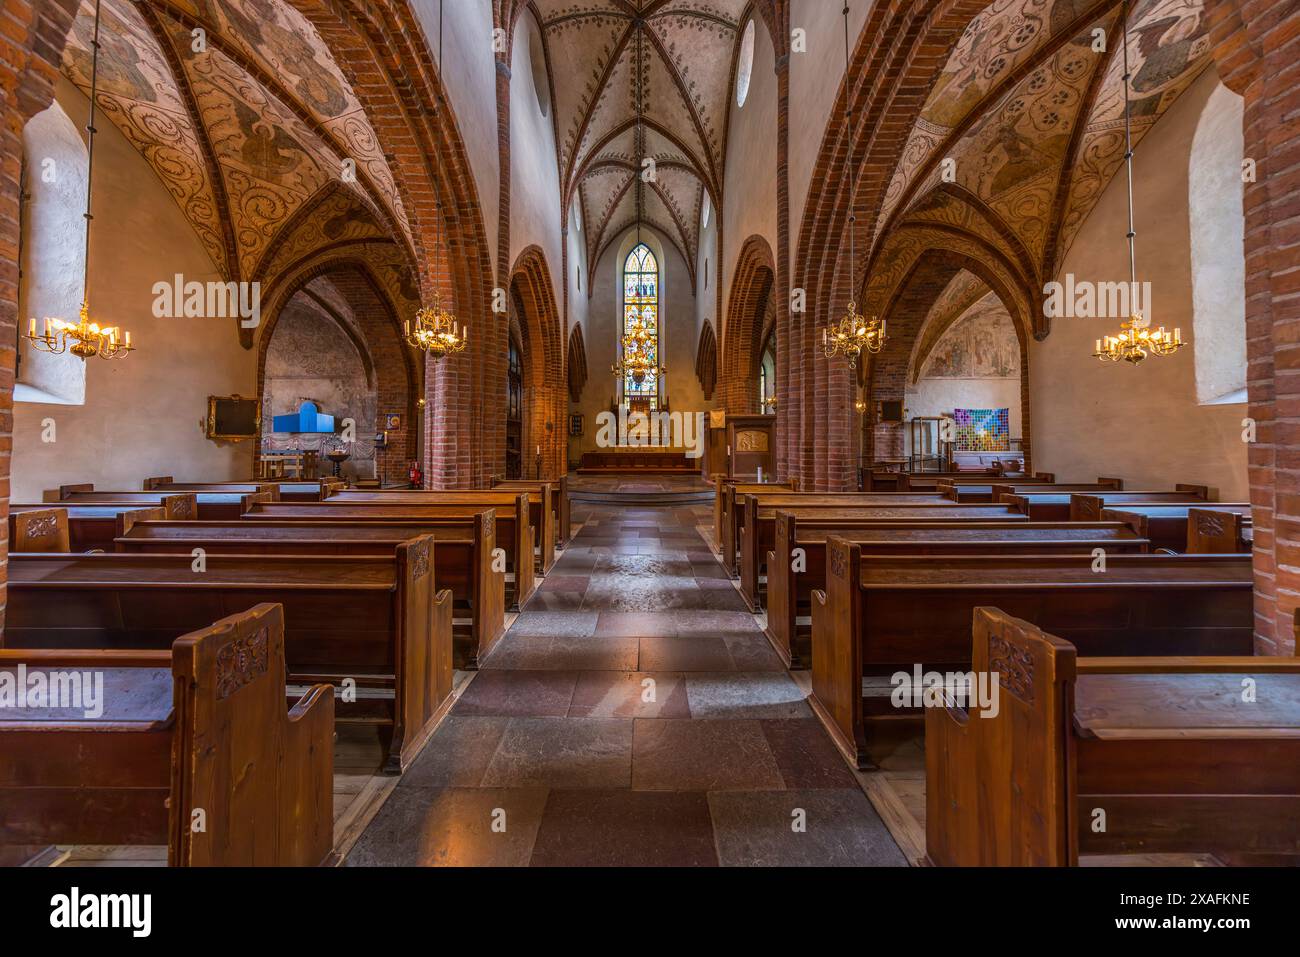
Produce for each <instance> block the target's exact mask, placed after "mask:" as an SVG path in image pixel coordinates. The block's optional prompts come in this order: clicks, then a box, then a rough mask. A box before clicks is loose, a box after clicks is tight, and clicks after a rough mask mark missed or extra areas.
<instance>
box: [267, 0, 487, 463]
mask: <svg viewBox="0 0 1300 957" xmlns="http://www.w3.org/2000/svg"><path fill="white" fill-rule="evenodd" d="M287 2H289V3H290V4H291V5H292V6H294V7H295V8H297V9H298V10H299V11H300V12H301V13H302V14H303V15H304V16H305V17H306V18H307V19H308V20H309V21H310V22H311V24H312V25H313V26H314V27H315V28H316V31H317V32H318V33H319V34H320V36H321V38H322V39H323V40H324V42H325V45H326V47H327V48H328V49H329V52H330V54H331V55H332V56H333V57H334V60H335V62H337V63H338V65H339V68H340V69H341V70H342V71H343V73H344V75H345V76H346V77H347V79H348V80H349V81H350V83H351V84H352V86H353V89H354V91H355V93H356V96H357V99H358V100H359V101H360V103H361V105H362V108H363V109H364V110H365V111H366V115H367V117H368V118H369V120H370V123H371V126H372V127H373V128H374V131H375V137H376V139H377V140H378V142H379V144H380V146H381V148H382V149H383V152H384V155H385V156H386V157H387V158H388V161H389V165H390V167H391V169H392V173H393V178H394V181H395V182H396V185H397V189H398V192H399V194H400V196H401V198H402V206H403V208H404V209H405V210H406V213H407V217H408V220H409V221H410V225H411V242H412V246H413V247H414V250H415V258H416V263H417V268H418V272H419V282H420V288H421V292H422V295H423V296H424V297H425V298H426V299H427V298H428V297H429V296H430V295H431V294H432V293H433V292H434V291H435V290H437V291H438V292H439V293H441V295H442V297H443V302H444V305H447V306H448V307H449V308H451V309H452V311H453V312H454V313H455V314H456V316H457V317H458V318H459V319H460V320H461V321H462V322H464V323H465V324H466V326H467V328H468V329H469V348H468V349H466V351H465V352H463V353H461V354H460V355H457V356H455V357H453V358H451V359H446V360H442V361H438V362H433V361H431V360H430V361H428V362H427V363H426V374H425V385H424V389H425V398H426V400H427V403H428V404H427V408H426V410H425V412H426V414H425V417H424V429H425V474H426V483H427V485H428V486H429V487H430V488H456V487H467V486H475V485H486V484H487V483H488V481H489V479H490V477H491V476H492V475H494V474H499V473H500V472H501V471H502V467H503V466H504V462H505V438H504V426H503V425H502V423H503V422H504V420H505V374H506V372H505V341H504V335H505V324H504V323H500V322H496V321H494V319H495V317H494V316H493V315H492V313H491V311H490V309H491V303H492V289H493V286H494V281H493V275H492V260H491V255H490V252H489V248H488V242H487V232H486V229H485V227H484V224H483V214H482V210H481V207H480V205H479V201H478V193H477V188H476V186H475V182H474V176H473V171H472V168H471V164H470V161H469V157H468V155H467V153H466V150H465V146H464V140H463V138H462V137H461V135H460V132H459V125H458V123H457V120H456V115H455V109H454V108H453V106H452V104H451V103H450V101H449V100H448V98H447V93H446V90H445V88H444V86H443V83H442V78H441V77H440V75H439V72H438V69H437V67H436V66H435V64H434V61H433V57H432V56H431V54H430V50H429V47H428V45H427V43H426V41H425V33H424V28H423V27H422V26H421V24H420V22H419V20H418V19H417V18H416V15H415V13H414V11H413V10H412V8H411V4H409V3H408V2H405V0H287ZM435 157H436V158H437V162H436V163H435ZM439 170H440V171H441V175H439ZM440 222H441V224H442V227H443V231H442V236H443V239H444V244H443V245H444V247H445V248H443V249H442V251H441V257H440V256H439V244H438V242H437V238H436V237H437V235H438V225H439V223H440ZM439 262H441V268H439V266H438V263H439Z"/></svg>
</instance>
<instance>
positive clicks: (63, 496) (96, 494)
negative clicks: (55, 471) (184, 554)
mask: <svg viewBox="0 0 1300 957" xmlns="http://www.w3.org/2000/svg"><path fill="white" fill-rule="evenodd" d="M279 494H280V493H279V490H278V489H276V488H275V487H274V486H268V487H267V488H265V489H263V490H261V491H258V492H178V493H175V494H174V495H171V494H168V493H165V492H100V491H95V490H94V489H93V488H86V489H84V490H83V489H82V488H80V487H79V486H69V485H65V486H63V487H62V488H60V489H58V490H57V491H53V492H46V493H45V496H46V502H45V504H46V505H47V506H48V505H134V506H136V507H137V508H139V507H142V506H146V505H162V506H164V507H166V504H167V501H168V500H169V499H174V498H175V495H185V496H193V498H194V502H195V505H196V516H195V517H197V518H199V519H201V520H203V521H209V522H219V521H225V520H227V519H233V518H239V516H240V515H242V514H243V513H244V512H246V511H247V510H248V507H249V505H250V504H251V503H252V502H253V501H255V500H257V497H258V496H261V497H263V498H266V497H269V498H270V499H271V500H275V499H276V498H277V497H278V496H279ZM176 517H177V518H178V519H180V518H182V516H179V515H178V516H176Z"/></svg>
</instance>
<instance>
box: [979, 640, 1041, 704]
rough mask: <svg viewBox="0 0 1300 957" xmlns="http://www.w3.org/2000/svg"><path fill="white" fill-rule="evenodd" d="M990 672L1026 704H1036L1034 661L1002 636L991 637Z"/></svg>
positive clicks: (1023, 650) (1027, 653)
mask: <svg viewBox="0 0 1300 957" xmlns="http://www.w3.org/2000/svg"><path fill="white" fill-rule="evenodd" d="M989 670H990V671H992V672H993V673H994V674H996V675H997V676H998V683H999V684H1000V685H1002V687H1004V688H1006V689H1007V691H1009V692H1011V693H1012V694H1013V695H1015V696H1016V697H1017V698H1019V699H1020V700H1021V701H1023V702H1025V703H1026V704H1033V702H1034V659H1033V657H1032V656H1031V655H1030V654H1029V652H1028V651H1026V650H1025V649H1023V648H1020V647H1018V646H1016V645H1014V644H1012V643H1011V642H1009V641H1007V640H1006V639H1005V638H1003V637H1002V636H1001V635H989Z"/></svg>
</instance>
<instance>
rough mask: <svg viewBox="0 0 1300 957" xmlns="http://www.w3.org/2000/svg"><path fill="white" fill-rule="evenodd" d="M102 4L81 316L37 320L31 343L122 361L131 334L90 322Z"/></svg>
mask: <svg viewBox="0 0 1300 957" xmlns="http://www.w3.org/2000/svg"><path fill="white" fill-rule="evenodd" d="M100 2H101V0H95V27H94V33H93V34H92V37H91V41H90V110H89V112H88V114H87V119H86V211H85V212H84V213H83V214H82V217H83V218H84V219H85V221H86V234H85V244H84V252H85V261H84V262H83V263H82V274H81V313H80V316H79V317H78V321H77V322H75V323H74V322H67V321H65V320H63V319H54V318H50V317H46V319H45V327H44V329H43V330H41V331H39V332H38V331H37V328H36V319H35V317H33V318H32V319H31V320H30V322H29V324H28V327H27V336H26V338H27V340H28V342H30V343H31V344H32V348H34V349H36V350H38V351H40V352H48V353H50V354H52V355H62V354H63V353H65V352H71V353H72V354H73V355H74V356H76V357H77V358H79V359H83V360H84V359H89V358H90V357H91V356H97V357H98V358H100V359H121V358H124V357H126V356H127V355H129V354H130V353H131V352H133V351H134V350H135V347H134V346H133V345H131V333H129V332H127V333H123V332H122V330H121V329H119V328H118V327H117V326H100V325H99V323H97V322H92V321H91V319H90V227H91V223H93V222H94V219H95V216H94V195H95V194H94V176H95V134H96V133H97V132H98V130H97V129H96V126H95V122H96V120H97V118H98V113H99V111H98V106H99V48H100V44H99V36H100V32H99V31H100V23H101V18H100Z"/></svg>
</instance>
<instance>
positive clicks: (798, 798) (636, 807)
mask: <svg viewBox="0 0 1300 957" xmlns="http://www.w3.org/2000/svg"><path fill="white" fill-rule="evenodd" d="M580 509H581V510H580ZM710 516H711V510H710V508H709V507H708V506H699V505H697V506H689V507H678V508H642V507H637V508H636V509H629V508H617V507H610V506H592V507H581V506H577V507H575V508H574V514H573V520H574V522H575V523H577V522H584V521H585V524H584V525H583V527H582V530H581V532H580V533H579V534H578V535H577V536H575V537H574V538H573V540H572V541H570V543H569V546H568V548H566V549H565V550H564V553H563V557H562V558H560V559H559V561H558V562H557V563H556V564H555V567H554V568H552V569H551V571H550V573H549V574H548V575H547V576H546V579H545V582H544V584H543V585H542V587H541V588H540V589H539V590H538V593H537V594H536V596H535V597H534V598H533V600H532V601H531V602H530V604H529V606H528V609H527V610H526V611H525V612H524V613H523V614H521V615H520V616H519V618H518V620H517V621H516V622H515V623H514V626H513V627H512V628H511V629H510V632H509V633H508V634H507V635H506V636H505V638H503V639H502V641H501V642H500V643H499V645H498V647H497V648H496V650H495V651H494V652H493V653H492V655H491V656H490V657H489V658H488V660H487V662H486V663H485V665H484V667H483V669H482V670H481V671H480V672H479V673H478V675H476V676H475V678H474V680H473V681H472V682H471V684H470V685H469V687H468V688H467V689H466V691H465V693H464V694H463V695H462V696H461V698H460V700H459V701H457V703H456V705H455V706H454V708H453V709H452V711H451V714H450V715H449V716H448V718H447V719H446V720H445V721H444V722H443V724H442V726H441V727H440V728H439V729H438V731H437V732H436V733H435V735H434V736H433V738H432V739H431V740H430V742H429V744H428V746H427V747H426V749H425V750H424V752H423V753H422V754H421V756H420V757H419V758H418V759H417V761H416V762H415V764H414V765H412V767H411V768H410V770H409V771H408V772H407V773H406V775H405V776H404V777H403V778H402V780H401V782H400V783H399V784H398V785H397V787H396V788H395V789H394V791H393V793H392V795H391V796H390V797H389V799H388V801H387V803H386V804H385V805H384V807H383V808H382V809H381V810H380V812H379V813H378V815H377V816H376V817H375V819H374V820H373V821H372V822H371V824H370V826H369V827H368V828H367V829H366V831H365V833H364V834H363V835H362V837H361V838H360V840H359V841H358V842H357V844H356V846H355V847H354V848H353V850H352V852H351V853H350V854H349V855H348V860H347V863H348V864H351V865H378V864H397V865H412V864H419V865H498V866H500V865H526V864H536V865H557V866H564V865H715V864H726V865H756V864H790V865H794V864H825V865H836V864H839V865H850V864H856V865H881V864H896V865H903V864H904V863H905V861H904V858H903V855H902V853H901V852H900V851H899V850H898V847H897V845H896V844H895V843H894V841H893V839H892V838H891V837H890V835H889V832H888V831H887V830H886V829H885V826H884V825H883V824H882V823H881V821H880V818H879V817H878V816H877V814H876V812H875V810H874V808H873V807H872V805H871V803H870V801H868V800H867V798H866V796H865V795H864V794H863V793H862V791H861V790H860V789H859V787H858V784H857V781H856V779H855V778H854V776H853V774H851V773H850V772H849V770H848V768H847V767H846V765H845V764H844V762H843V760H842V759H841V758H840V756H839V754H838V753H837V752H836V751H835V749H834V747H833V746H832V744H831V743H830V740H829V738H827V736H826V735H825V733H824V732H823V731H822V729H821V727H820V725H819V724H818V723H817V720H816V719H815V718H814V717H813V716H812V712H811V711H810V710H809V708H808V705H807V703H806V702H805V701H804V700H803V698H804V696H803V692H802V691H801V690H800V689H799V687H798V686H797V685H796V684H795V683H794V682H793V681H792V680H791V679H790V677H789V675H787V674H786V672H785V670H784V669H783V668H782V665H781V662H780V659H779V658H777V656H776V654H775V653H774V652H773V651H772V649H771V648H770V646H769V645H768V643H767V641H766V639H765V638H764V637H763V634H762V632H761V631H760V630H759V628H758V626H757V625H756V624H755V619H754V616H753V615H751V614H750V613H749V612H748V611H747V610H746V609H745V605H744V602H743V601H742V600H741V598H740V593H739V592H738V591H737V590H736V588H735V587H734V586H733V585H732V583H731V581H730V580H729V579H728V578H727V576H726V573H725V572H724V571H723V569H722V567H721V565H720V564H719V563H718V562H717V560H716V559H715V558H714V556H713V554H712V552H710V551H709V549H708V546H707V545H706V544H705V542H704V539H703V538H702V537H701V536H700V533H699V532H698V531H697V528H696V526H697V524H698V523H701V522H708V521H710ZM800 822H806V823H805V826H804V827H803V828H800V826H799V825H800Z"/></svg>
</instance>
